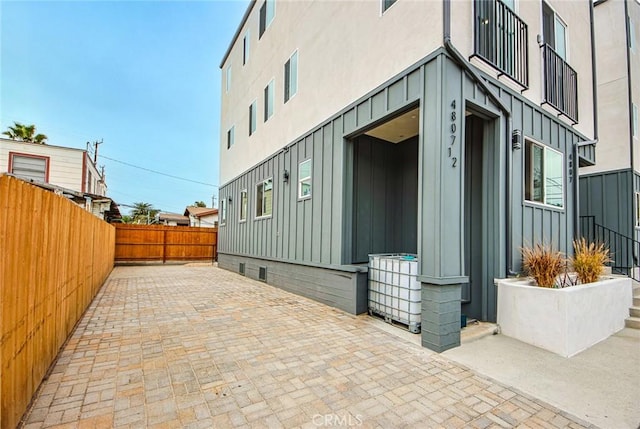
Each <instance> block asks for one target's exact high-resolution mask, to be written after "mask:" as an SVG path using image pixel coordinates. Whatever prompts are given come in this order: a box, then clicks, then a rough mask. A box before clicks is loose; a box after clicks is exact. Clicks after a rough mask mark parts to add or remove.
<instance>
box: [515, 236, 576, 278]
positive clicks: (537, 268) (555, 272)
mask: <svg viewBox="0 0 640 429" xmlns="http://www.w3.org/2000/svg"><path fill="white" fill-rule="evenodd" d="M521 252H522V264H523V266H524V269H525V272H526V273H527V274H528V275H530V276H531V277H533V278H534V279H535V281H536V283H537V284H538V286H541V287H555V285H556V278H557V277H558V276H559V275H560V274H562V272H563V271H564V269H565V267H566V259H565V258H564V256H563V255H562V253H560V252H556V251H554V250H553V249H552V248H551V246H545V245H542V244H536V245H535V246H534V247H524V248H522V249H521Z"/></svg>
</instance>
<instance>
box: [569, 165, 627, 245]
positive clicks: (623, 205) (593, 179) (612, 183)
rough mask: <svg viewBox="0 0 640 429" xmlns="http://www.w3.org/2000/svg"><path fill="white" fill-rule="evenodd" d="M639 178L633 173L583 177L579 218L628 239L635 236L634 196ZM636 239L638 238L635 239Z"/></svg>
mask: <svg viewBox="0 0 640 429" xmlns="http://www.w3.org/2000/svg"><path fill="white" fill-rule="evenodd" d="M638 189H640V177H639V176H638V175H637V174H635V173H634V172H633V171H632V170H631V169H624V170H616V171H607V172H603V173H593V174H586V175H581V176H580V215H581V216H594V218H595V219H594V220H595V222H596V223H598V224H600V225H603V226H605V227H607V228H609V229H612V230H613V231H616V232H618V233H620V234H622V235H624V236H626V237H635V233H634V223H635V221H634V216H633V214H634V201H633V200H634V192H637V191H638ZM636 239H637V238H636Z"/></svg>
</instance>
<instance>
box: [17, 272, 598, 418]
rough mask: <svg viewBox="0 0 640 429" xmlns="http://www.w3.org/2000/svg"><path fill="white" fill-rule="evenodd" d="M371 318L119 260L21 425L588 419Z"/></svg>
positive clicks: (229, 281)
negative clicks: (121, 263) (394, 332)
mask: <svg viewBox="0 0 640 429" xmlns="http://www.w3.org/2000/svg"><path fill="white" fill-rule="evenodd" d="M376 325H377V324H376V323H375V322H374V321H372V320H371V319H370V318H369V317H368V316H352V315H349V314H346V313H344V312H342V311H340V310H336V309H333V308H331V307H327V306H325V305H322V304H319V303H316V302H314V301H311V300H308V299H306V298H302V297H299V296H297V295H293V294H290V293H287V292H285V291H282V290H280V289H277V288H274V287H272V286H269V285H267V284H264V283H260V282H256V281H253V280H250V279H247V278H245V277H241V276H239V275H236V274H233V273H230V272H227V271H224V270H221V269H218V268H215V267H211V266H191V267H190V266H151V267H149V266H148V267H118V268H116V269H115V270H114V271H113V273H112V274H111V276H110V277H109V279H108V281H107V283H106V284H105V285H104V287H103V288H102V290H101V291H100V292H99V294H98V296H97V297H96V299H95V300H94V302H93V303H92V305H91V306H90V308H89V310H88V311H87V313H86V314H85V316H84V317H83V319H82V320H81V321H80V323H79V325H78V326H77V328H76V330H75V332H74V333H73V336H72V337H71V339H70V340H69V341H68V343H67V344H66V346H65V348H64V350H63V351H62V352H61V354H60V356H59V359H58V361H57V363H56V365H55V367H54V368H53V370H52V372H51V374H50V376H49V378H48V379H47V380H46V381H45V382H44V384H43V386H42V388H41V389H40V392H39V396H38V397H37V399H36V400H35V401H34V403H33V404H32V407H31V409H30V411H29V413H28V414H27V418H26V421H25V427H26V428H43V427H58V428H67V427H68V428H76V427H77V428H94V427H95V428H102V427H105V428H106V427H117V428H142V427H153V428H183V427H184V428H211V427H216V428H227V427H267V428H279V427H283V428H292V427H306V428H317V427H331V426H333V427H336V426H352V427H365V428H400V427H425V428H431V427H433V428H436V427H451V428H458V427H472V428H485V427H516V426H519V427H523V428H526V427H531V428H537V427H571V428H579V427H589V425H588V423H586V422H584V421H581V420H580V419H578V418H576V417H573V416H571V415H569V414H567V413H565V412H563V411H561V410H558V409H556V408H554V407H552V406H550V405H548V404H545V403H544V402H542V401H539V400H537V399H535V398H532V397H530V396H528V395H525V394H522V393H520V392H518V391H516V390H514V389H512V388H509V387H506V386H504V385H501V384H499V383H497V382H495V381H492V380H490V379H488V378H486V377H483V376H480V375H478V374H476V373H474V372H473V371H471V370H469V369H467V368H465V367H463V366H461V365H459V364H456V363H453V362H451V361H449V360H448V359H446V358H444V357H443V356H440V355H438V354H434V353H432V352H430V351H428V350H426V349H422V348H420V347H418V346H416V345H415V344H413V343H411V342H408V341H404V340H402V339H399V338H397V337H396V336H394V335H391V334H389V333H388V332H385V331H384V330H381V329H379V328H378V327H377V326H376Z"/></svg>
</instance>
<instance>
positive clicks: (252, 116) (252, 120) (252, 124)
mask: <svg viewBox="0 0 640 429" xmlns="http://www.w3.org/2000/svg"><path fill="white" fill-rule="evenodd" d="M256 108H257V106H256V102H255V101H254V102H253V103H251V105H250V106H249V135H252V134H253V133H255V132H256V122H257V121H256V116H257V115H256V113H257V111H256Z"/></svg>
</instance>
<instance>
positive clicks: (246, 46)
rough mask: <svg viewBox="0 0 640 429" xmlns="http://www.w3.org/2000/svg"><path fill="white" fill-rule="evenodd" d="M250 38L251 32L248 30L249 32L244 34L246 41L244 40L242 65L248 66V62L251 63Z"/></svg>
mask: <svg viewBox="0 0 640 429" xmlns="http://www.w3.org/2000/svg"><path fill="white" fill-rule="evenodd" d="M250 36H251V33H249V30H247V32H246V33H244V39H242V65H245V64H247V62H248V61H249V40H250Z"/></svg>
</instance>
